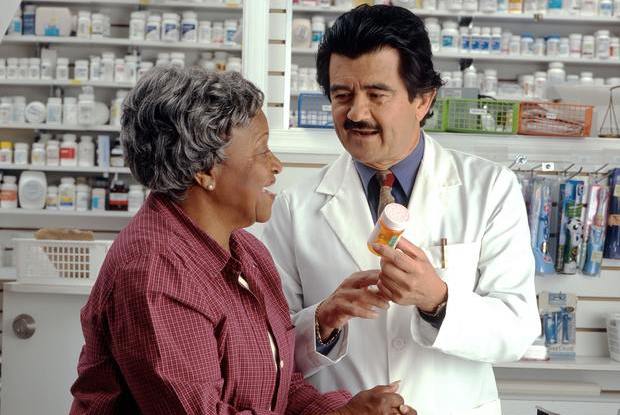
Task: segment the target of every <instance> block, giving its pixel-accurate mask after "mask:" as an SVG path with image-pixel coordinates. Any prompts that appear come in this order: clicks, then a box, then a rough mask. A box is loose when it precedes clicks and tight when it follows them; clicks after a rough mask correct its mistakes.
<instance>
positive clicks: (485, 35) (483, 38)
mask: <svg viewBox="0 0 620 415" xmlns="http://www.w3.org/2000/svg"><path fill="white" fill-rule="evenodd" d="M480 52H481V53H491V28H490V27H483V28H482V32H481V34H480Z"/></svg>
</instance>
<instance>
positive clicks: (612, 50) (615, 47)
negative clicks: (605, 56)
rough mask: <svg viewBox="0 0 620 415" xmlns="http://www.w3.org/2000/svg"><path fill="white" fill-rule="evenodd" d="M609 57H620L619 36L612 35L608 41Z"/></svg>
mask: <svg viewBox="0 0 620 415" xmlns="http://www.w3.org/2000/svg"><path fill="white" fill-rule="evenodd" d="M609 57H610V58H611V59H620V38H619V37H615V36H614V37H612V38H611V40H610V41H609Z"/></svg>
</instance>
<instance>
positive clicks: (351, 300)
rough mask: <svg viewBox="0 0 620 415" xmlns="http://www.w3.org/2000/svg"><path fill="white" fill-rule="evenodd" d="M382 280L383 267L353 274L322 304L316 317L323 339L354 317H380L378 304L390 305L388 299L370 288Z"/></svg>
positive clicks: (381, 305)
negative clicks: (380, 278)
mask: <svg viewBox="0 0 620 415" xmlns="http://www.w3.org/2000/svg"><path fill="white" fill-rule="evenodd" d="M378 280H379V270H372V271H361V272H356V273H353V274H351V275H350V276H349V277H348V278H347V279H345V280H344V281H343V282H342V284H340V286H339V287H338V288H337V289H336V291H334V292H333V293H332V294H331V295H330V296H329V297H327V298H326V299H325V300H323V302H321V304H319V306H318V307H317V310H316V316H317V319H318V322H319V328H320V331H321V333H320V335H321V339H326V338H327V337H329V335H330V334H331V332H332V331H333V330H334V329H340V328H342V327H343V326H344V325H345V324H346V323H347V322H348V321H349V320H350V319H351V318H353V317H361V318H367V319H374V318H377V317H378V316H379V314H378V313H377V311H375V309H376V308H377V307H378V308H382V309H384V310H386V309H387V308H388V307H389V302H388V301H387V299H386V298H384V297H383V295H381V294H380V293H379V292H377V290H373V289H372V288H370V286H371V285H375V284H377V281H378Z"/></svg>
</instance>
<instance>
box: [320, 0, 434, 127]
mask: <svg viewBox="0 0 620 415" xmlns="http://www.w3.org/2000/svg"><path fill="white" fill-rule="evenodd" d="M385 47H391V48H394V49H396V50H397V51H398V54H399V56H400V64H399V68H398V70H399V73H400V77H401V79H402V80H403V81H404V83H405V85H406V87H407V92H408V94H409V101H413V99H414V98H415V97H417V96H418V95H420V94H424V93H426V92H430V91H432V90H434V89H439V88H440V87H441V85H442V82H441V77H440V76H439V73H438V72H436V71H435V69H434V68H433V60H432V58H433V54H432V52H431V42H430V40H429V38H428V32H427V31H426V28H425V27H424V22H423V21H422V19H420V18H419V17H418V16H416V15H415V14H413V13H412V12H410V11H409V10H407V9H405V8H403V7H398V6H382V5H377V6H368V5H362V6H359V7H356V8H355V9H353V10H351V11H349V12H347V13H344V14H342V15H341V16H340V17H338V19H336V21H335V22H334V25H333V26H332V27H331V28H329V29H327V31H326V32H325V36H324V38H323V41H322V42H321V44H320V46H319V52H318V55H317V58H316V67H317V81H318V83H319V85H321V88H322V89H323V92H324V93H325V95H327V96H328V97H329V61H330V58H331V55H332V54H334V53H336V54H338V55H343V56H346V57H347V58H350V59H355V58H358V57H360V56H362V55H364V54H366V53H371V52H376V51H378V50H380V49H382V48H385ZM431 114H432V113H431V112H430V111H429V114H427V116H426V117H425V118H424V120H426V118H427V117H429V116H430V115H431ZM424 120H422V123H421V124H422V125H424Z"/></svg>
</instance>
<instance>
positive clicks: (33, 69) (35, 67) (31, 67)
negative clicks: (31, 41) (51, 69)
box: [28, 58, 41, 79]
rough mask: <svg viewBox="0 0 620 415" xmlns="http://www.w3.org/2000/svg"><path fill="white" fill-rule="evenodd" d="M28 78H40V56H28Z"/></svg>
mask: <svg viewBox="0 0 620 415" xmlns="http://www.w3.org/2000/svg"><path fill="white" fill-rule="evenodd" d="M28 79H41V59H40V58H30V59H29V60H28Z"/></svg>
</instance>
